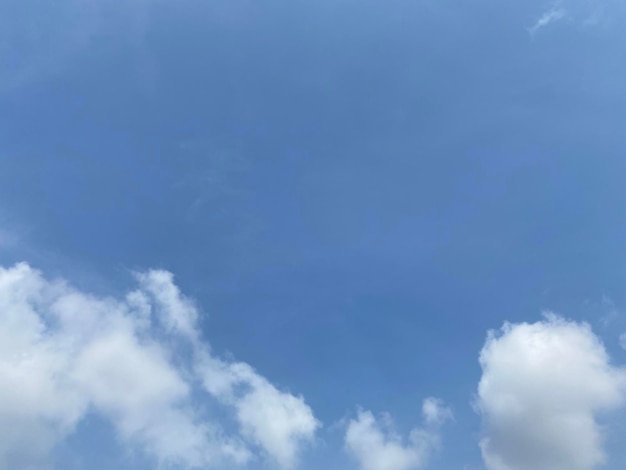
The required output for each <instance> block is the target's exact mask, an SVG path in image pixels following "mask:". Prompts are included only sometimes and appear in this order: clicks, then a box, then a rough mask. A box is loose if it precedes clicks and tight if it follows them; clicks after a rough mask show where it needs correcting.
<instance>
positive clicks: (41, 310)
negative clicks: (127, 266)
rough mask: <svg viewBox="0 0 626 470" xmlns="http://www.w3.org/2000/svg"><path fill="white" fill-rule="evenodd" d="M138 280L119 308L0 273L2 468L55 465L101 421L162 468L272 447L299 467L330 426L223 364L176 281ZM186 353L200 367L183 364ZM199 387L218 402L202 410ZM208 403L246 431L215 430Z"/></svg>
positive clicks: (220, 464) (19, 271) (56, 285)
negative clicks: (56, 454)
mask: <svg viewBox="0 0 626 470" xmlns="http://www.w3.org/2000/svg"><path fill="white" fill-rule="evenodd" d="M137 279H138V281H139V289H137V290H135V291H133V292H131V293H129V294H128V295H127V296H125V297H124V298H122V299H112V298H102V297H96V296H93V295H89V294H87V293H84V292H81V291H78V290H76V289H75V288H73V287H72V286H71V285H69V284H68V283H66V282H64V281H50V280H47V279H46V278H44V277H43V276H42V274H41V273H39V272H38V271H36V270H34V269H32V268H31V267H30V266H28V265H27V264H19V265H16V266H14V267H12V268H8V269H6V268H0V469H2V470H4V469H6V470H8V469H11V470H20V469H26V468H32V467H33V466H37V467H39V466H44V465H45V463H46V462H47V459H49V454H50V452H51V451H52V450H53V449H54V447H55V445H57V444H58V443H59V442H60V441H62V440H63V439H65V438H66V437H67V436H69V435H70V434H71V433H73V432H74V430H75V429H76V426H77V424H78V423H79V422H80V421H81V419H83V418H84V417H85V416H86V415H87V414H88V413H90V412H93V413H97V414H99V415H100V416H102V417H104V418H105V419H107V420H109V421H110V422H111V423H112V425H113V426H114V428H115V429H116V430H117V433H118V435H119V437H120V439H121V440H122V442H125V443H127V444H128V445H131V446H134V447H136V448H139V449H142V450H143V451H144V452H146V453H147V454H148V455H150V456H152V457H153V458H154V459H155V460H156V461H157V462H158V463H160V464H175V465H177V466H179V467H182V468H200V467H202V468H224V467H225V466H232V465H236V464H244V463H246V462H248V461H250V460H251V459H254V458H256V453H257V452H256V451H257V449H258V448H259V447H261V448H263V449H264V451H265V454H266V455H268V456H269V457H271V458H273V459H274V460H276V461H277V462H278V463H279V464H280V465H283V466H285V467H289V466H293V465H295V463H296V462H297V457H298V453H299V450H300V448H301V446H302V445H303V444H304V443H306V442H307V441H310V440H312V439H313V437H314V433H315V430H316V429H317V427H318V425H319V424H318V422H317V420H316V419H315V418H314V417H313V413H312V411H311V409H310V408H309V407H308V405H306V403H305V402H304V400H303V399H302V397H296V396H293V395H291V394H289V393H287V392H281V391H279V390H278V389H277V388H276V387H275V386H274V385H272V384H271V383H270V382H269V381H268V380H267V379H265V378H264V377H262V376H261V375H259V374H258V373H256V372H254V371H253V369H252V368H251V367H250V366H247V365H246V364H243V363H237V362H227V361H223V360H221V359H219V358H216V357H214V356H213V355H212V354H211V353H210V349H209V347H208V345H206V344H204V343H202V342H201V341H200V339H199V338H200V336H201V335H200V333H199V330H198V329H197V326H196V321H197V318H198V312H197V310H196V308H195V307H194V305H193V302H191V301H190V300H189V299H187V298H185V297H184V296H183V295H182V294H181V293H180V291H179V290H178V288H177V287H176V285H175V284H174V283H173V277H172V275H171V274H170V273H168V272H165V271H149V272H147V273H140V274H138V275H137ZM181 343H185V344H186V345H187V348H189V349H190V350H191V351H192V354H191V359H189V358H187V359H186V360H183V358H184V357H187V356H188V355H187V356H185V355H183V354H179V352H180V351H179V350H178V349H177V347H176V346H175V345H177V344H181ZM207 363H208V364H218V365H219V367H220V368H221V370H224V371H228V373H227V380H230V383H229V384H227V385H229V386H230V388H228V387H225V386H223V384H221V383H219V381H220V380H222V381H223V380H226V379H224V377H220V376H219V375H217V374H215V375H213V376H210V375H207V374H203V376H202V377H200V376H197V375H195V374H196V373H197V372H200V371H204V370H205V367H206V364H207ZM231 371H239V372H237V374H239V375H237V374H235V377H236V380H233V379H231V375H232V373H231ZM228 374H231V375H228ZM200 380H202V381H203V383H204V385H205V389H206V390H207V391H209V392H211V393H209V394H206V393H205V396H204V397H203V398H201V399H199V398H198V396H199V395H200V393H199V392H201V390H199V389H198V387H197V385H196V384H197V383H198V382H199V381H200ZM236 387H239V388H240V389H237V388H236ZM216 391H219V393H217V392H216ZM215 398H217V400H215ZM205 400H212V401H213V403H214V404H215V405H218V404H221V405H222V406H225V407H226V409H227V410H232V413H233V414H235V415H236V420H237V421H238V422H239V424H240V429H241V432H240V433H235V434H234V435H227V434H226V433H225V432H224V430H223V427H222V426H220V423H218V422H215V421H214V420H213V421H212V420H209V419H207V417H206V416H205V414H203V412H202V411H201V410H202V409H203V408H205V407H204V406H203V405H204V404H205Z"/></svg>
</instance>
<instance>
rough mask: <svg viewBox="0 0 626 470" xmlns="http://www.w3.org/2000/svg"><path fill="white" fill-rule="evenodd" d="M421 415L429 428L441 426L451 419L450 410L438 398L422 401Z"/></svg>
mask: <svg viewBox="0 0 626 470" xmlns="http://www.w3.org/2000/svg"><path fill="white" fill-rule="evenodd" d="M422 413H423V414H424V420H425V421H426V424H428V425H431V426H441V425H442V424H443V423H445V422H446V421H448V420H450V419H452V410H450V408H448V407H447V406H446V405H445V404H444V403H443V400H440V399H439V398H433V397H429V398H427V399H426V400H424V404H423V405H422Z"/></svg>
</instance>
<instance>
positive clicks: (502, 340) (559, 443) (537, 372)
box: [477, 314, 626, 470]
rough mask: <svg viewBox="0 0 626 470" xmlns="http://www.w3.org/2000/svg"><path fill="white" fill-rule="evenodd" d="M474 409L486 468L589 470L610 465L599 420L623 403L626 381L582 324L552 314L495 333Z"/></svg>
mask: <svg viewBox="0 0 626 470" xmlns="http://www.w3.org/2000/svg"><path fill="white" fill-rule="evenodd" d="M480 364H481V366H482V369H483V375H482V378H481V380H480V384H479V387H478V397H477V406H478V409H479V410H480V412H481V414H482V416H483V420H484V425H485V435H484V438H483V439H482V440H481V444H480V445H481V450H482V454H483V459H484V461H485V465H486V467H487V469H488V470H527V469H531V468H532V469H535V470H590V469H593V468H596V467H597V466H598V465H601V464H602V463H603V462H604V461H605V454H604V451H603V448H602V433H601V428H600V426H599V424H598V422H597V420H596V419H597V414H598V413H599V412H601V411H608V410H611V409H613V408H615V407H617V406H619V405H621V404H622V401H623V392H624V385H625V383H626V382H625V379H626V375H625V372H624V370H622V369H618V368H615V367H613V366H612V365H611V364H610V362H609V357H608V355H607V353H606V351H605V349H604V346H603V345H602V343H601V342H600V340H599V339H598V338H597V337H596V336H595V335H594V334H593V332H592V331H591V329H590V327H589V326H588V325H587V324H584V323H582V324H581V323H574V322H568V321H566V320H563V319H561V318H559V317H556V316H554V315H551V314H549V315H547V317H546V319H545V321H541V322H538V323H534V324H527V323H522V324H516V325H512V324H505V325H504V327H503V328H502V331H501V332H500V333H499V334H498V333H495V332H490V334H489V336H488V338H487V341H486V343H485V345H484V347H483V349H482V351H481V353H480Z"/></svg>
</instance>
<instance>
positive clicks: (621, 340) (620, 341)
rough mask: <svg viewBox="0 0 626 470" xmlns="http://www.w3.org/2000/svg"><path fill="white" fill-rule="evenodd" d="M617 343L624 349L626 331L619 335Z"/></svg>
mask: <svg viewBox="0 0 626 470" xmlns="http://www.w3.org/2000/svg"><path fill="white" fill-rule="evenodd" d="M619 345H620V346H621V347H622V349H626V333H622V334H621V335H619Z"/></svg>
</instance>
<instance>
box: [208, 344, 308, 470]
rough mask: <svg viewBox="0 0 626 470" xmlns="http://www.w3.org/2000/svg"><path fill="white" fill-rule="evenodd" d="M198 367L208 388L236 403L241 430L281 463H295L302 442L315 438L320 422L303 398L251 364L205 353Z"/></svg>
mask: <svg viewBox="0 0 626 470" xmlns="http://www.w3.org/2000/svg"><path fill="white" fill-rule="evenodd" d="M198 369H199V371H200V374H201V375H202V377H203V379H204V386H205V388H206V390H207V391H208V392H209V393H211V394H212V395H214V396H215V397H216V398H217V399H218V400H220V401H221V402H222V403H225V404H228V405H230V406H233V407H234V408H235V410H236V415H237V421H238V423H239V425H240V428H241V432H242V434H243V435H244V436H246V437H247V438H248V439H250V440H251V441H252V442H254V443H256V444H257V445H260V446H261V447H262V448H263V449H264V450H265V451H266V452H267V453H268V454H269V455H271V456H272V457H273V458H274V459H275V460H276V461H277V462H278V463H279V464H280V465H281V466H283V467H285V468H292V467H294V466H295V464H296V461H297V457H298V451H299V449H300V447H301V445H302V444H303V443H306V442H310V441H312V440H313V437H314V435H315V430H316V429H317V428H318V427H319V425H320V424H319V422H318V421H317V420H316V419H315V417H314V416H313V412H312V411H311V409H310V408H309V407H308V406H307V405H306V403H305V402H304V400H303V398H302V397H296V396H293V395H291V394H289V393H286V392H281V391H279V390H278V389H277V388H276V387H274V386H273V385H272V384H271V383H269V382H268V381H267V380H266V379H265V378H263V377H261V376H260V375H259V374H257V373H256V372H255V371H254V369H253V368H252V367H250V366H249V365H248V364H245V363H242V362H235V363H226V362H224V361H221V360H219V359H215V358H211V357H210V356H208V354H204V355H203V358H202V359H201V361H200V362H199V366H198Z"/></svg>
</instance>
